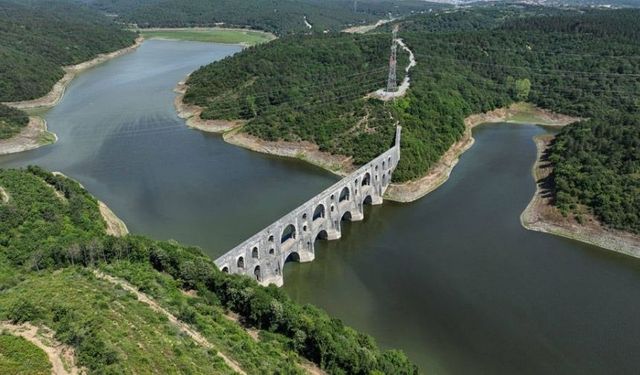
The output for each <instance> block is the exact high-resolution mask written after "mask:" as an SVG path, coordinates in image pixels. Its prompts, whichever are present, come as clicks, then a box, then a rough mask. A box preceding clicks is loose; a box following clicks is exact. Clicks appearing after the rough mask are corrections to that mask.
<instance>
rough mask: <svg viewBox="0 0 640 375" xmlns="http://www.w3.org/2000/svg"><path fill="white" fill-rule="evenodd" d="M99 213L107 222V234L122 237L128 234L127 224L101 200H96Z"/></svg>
mask: <svg viewBox="0 0 640 375" xmlns="http://www.w3.org/2000/svg"><path fill="white" fill-rule="evenodd" d="M98 208H99V209H100V215H102V218H103V219H104V221H105V222H106V223H107V234H109V235H112V236H115V237H124V236H126V235H127V234H129V229H127V225H126V224H125V223H124V221H122V220H121V219H120V218H119V217H118V216H116V214H114V213H113V211H111V209H110V208H109V207H108V206H107V205H106V204H105V203H104V202H102V201H98Z"/></svg>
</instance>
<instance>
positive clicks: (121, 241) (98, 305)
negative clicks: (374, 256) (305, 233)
mask: <svg viewBox="0 0 640 375" xmlns="http://www.w3.org/2000/svg"><path fill="white" fill-rule="evenodd" d="M0 186H1V187H2V188H3V191H5V192H6V193H7V194H8V196H9V200H8V202H2V203H0V320H10V321H12V322H14V323H20V322H25V321H28V322H32V323H33V324H35V325H46V326H48V327H49V328H51V329H52V330H53V331H54V332H56V339H58V340H59V341H61V342H63V343H65V344H68V345H71V346H73V347H74V348H75V351H76V354H77V356H78V364H79V365H80V366H84V367H87V368H88V369H90V370H91V371H93V372H98V373H118V374H120V373H145V372H147V371H148V369H153V371H154V372H156V373H176V372H179V373H194V374H210V373H227V372H229V369H228V368H227V367H226V366H225V365H224V364H223V363H222V362H220V360H219V358H218V357H217V356H216V355H215V354H216V353H215V351H212V350H207V349H205V348H203V347H201V346H199V345H197V344H196V343H195V342H194V341H193V340H191V339H190V338H189V337H188V336H186V335H184V334H182V333H180V332H179V331H178V329H177V328H176V327H175V326H174V325H172V324H170V323H169V322H168V321H167V318H166V317H165V316H164V315H162V314H160V313H157V312H155V311H153V310H151V309H150V308H149V307H148V306H147V305H145V304H144V303H142V302H140V301H138V300H137V299H135V298H134V297H133V296H132V295H131V294H130V293H129V292H126V291H124V290H122V289H121V288H119V287H116V286H114V285H113V284H111V283H109V282H107V281H104V280H102V279H98V278H96V277H95V275H94V272H93V271H94V270H96V269H98V268H99V269H100V270H101V271H103V272H105V273H107V274H110V275H114V276H117V277H120V278H121V279H124V280H127V281H128V282H129V283H130V284H132V285H134V286H135V287H137V288H138V289H139V290H140V291H142V292H143V293H146V294H147V295H148V296H150V297H151V298H153V299H154V300H155V301H156V302H157V303H158V304H159V305H160V306H162V307H163V308H164V309H166V310H168V311H169V312H170V313H171V314H172V315H174V316H176V317H177V318H178V319H179V320H180V321H181V322H184V323H186V324H188V325H189V326H190V327H191V328H192V329H195V330H196V331H198V332H199V333H200V334H201V335H203V336H204V337H205V338H206V340H207V341H208V342H209V343H211V344H212V346H213V347H214V348H216V349H218V350H220V351H221V352H223V353H224V354H226V355H227V356H228V357H231V358H232V359H233V360H234V361H236V362H237V363H239V365H240V366H241V368H242V369H243V370H244V371H246V372H247V373H249V374H263V373H287V374H296V373H302V370H301V366H300V363H301V362H303V360H302V359H301V357H300V356H301V355H304V356H305V357H306V358H308V359H309V360H312V361H313V362H315V363H316V364H318V365H320V366H322V367H323V368H325V369H327V371H328V372H330V373H339V374H341V373H344V372H345V371H346V372H347V373H358V374H367V373H370V372H371V371H374V370H379V371H382V372H384V373H398V374H409V373H410V374H413V373H415V371H416V370H415V368H414V367H413V365H411V364H410V363H409V362H408V360H407V359H406V357H405V356H404V355H403V354H401V353H399V352H395V351H386V352H382V351H380V350H379V349H378V348H377V346H376V344H375V343H374V342H373V340H372V339H371V338H370V337H368V336H366V335H363V334H360V333H357V332H355V331H354V330H352V329H351V328H349V327H345V326H344V325H342V323H341V322H340V321H339V320H336V319H332V318H330V317H329V316H328V315H326V313H324V312H322V311H320V310H318V309H316V308H314V307H312V306H309V305H306V306H299V305H297V304H295V303H294V302H292V301H291V300H290V299H289V298H288V297H287V296H286V295H285V294H284V293H283V292H282V291H280V290H278V289H277V288H273V287H271V288H264V287H261V286H259V285H258V284H257V283H256V282H255V281H253V280H251V279H249V278H246V277H240V276H232V275H227V274H223V273H221V272H220V271H218V270H217V269H216V268H215V266H214V265H213V262H212V261H211V259H209V258H208V257H206V256H205V255H204V254H203V253H202V252H201V251H200V249H197V248H187V247H183V246H181V245H179V244H177V243H174V242H161V241H152V240H150V239H146V238H144V237H139V236H127V237H124V238H113V237H109V236H106V235H105V229H104V222H103V221H102V219H101V217H100V216H99V213H98V211H97V206H96V201H95V199H94V198H93V197H91V196H90V195H89V194H88V193H86V192H85V191H84V190H83V189H82V188H81V187H80V186H79V185H78V184H77V183H75V182H73V181H70V180H68V179H66V178H65V177H62V176H53V175H52V174H50V173H47V172H45V171H43V170H41V169H38V168H30V169H29V170H27V171H16V170H0ZM228 310H232V311H234V312H235V313H237V314H238V315H240V316H241V319H242V320H243V321H245V322H246V323H247V324H249V325H251V326H252V327H254V332H255V331H256V329H260V330H261V331H260V333H259V337H258V339H257V340H256V339H254V338H253V337H252V336H251V335H250V334H249V332H248V331H247V330H246V329H245V328H244V327H243V326H241V325H240V324H239V323H238V322H236V321H235V320H232V319H230V318H229V317H228V316H227V315H226V312H227V311H228ZM2 370H3V369H1V368H0V373H2Z"/></svg>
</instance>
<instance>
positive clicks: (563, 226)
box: [520, 135, 640, 258]
mask: <svg viewBox="0 0 640 375" xmlns="http://www.w3.org/2000/svg"><path fill="white" fill-rule="evenodd" d="M553 139H554V137H553V136H551V135H545V136H538V137H536V138H535V143H536V149H537V157H536V161H535V163H534V165H533V167H532V174H533V177H534V179H535V181H536V191H535V193H534V195H533V197H532V198H531V201H530V202H529V204H528V205H527V207H526V209H525V210H524V211H523V212H522V215H520V222H521V223H522V226H523V227H525V228H527V229H529V230H534V231H539V232H544V233H550V234H555V235H558V236H562V237H566V238H571V239H574V240H578V241H582V242H586V243H589V244H592V245H595V246H599V247H602V248H605V249H608V250H612V251H616V252H619V253H622V254H626V255H630V256H633V257H636V258H640V235H636V234H633V233H629V232H624V231H619V230H614V229H610V228H607V227H605V226H603V225H602V223H600V222H599V221H598V220H597V218H595V217H594V216H593V215H588V214H586V215H583V217H581V218H579V219H577V218H572V217H570V216H567V215H563V214H562V213H561V212H560V210H559V209H558V208H557V207H555V206H554V205H553V196H554V195H553V193H552V191H553V181H552V180H551V179H550V176H552V174H553V166H552V164H551V163H550V161H549V154H550V147H551V146H550V145H551V144H552V142H553Z"/></svg>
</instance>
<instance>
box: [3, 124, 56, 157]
mask: <svg viewBox="0 0 640 375" xmlns="http://www.w3.org/2000/svg"><path fill="white" fill-rule="evenodd" d="M56 139H57V138H56V135H55V134H53V133H50V132H48V131H47V123H46V121H44V119H42V118H40V117H36V116H30V117H29V124H27V126H26V127H25V128H24V129H22V131H21V132H20V133H18V134H17V135H15V136H13V137H11V138H9V139H3V140H0V155H6V154H13V153H16V152H22V151H27V150H33V149H34V148H38V147H40V146H43V145H46V144H49V143H53V142H55V141H56Z"/></svg>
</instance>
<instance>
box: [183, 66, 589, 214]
mask: <svg viewBox="0 0 640 375" xmlns="http://www.w3.org/2000/svg"><path fill="white" fill-rule="evenodd" d="M188 78H189V76H187V77H186V78H185V79H184V80H182V81H180V82H179V83H178V85H177V86H176V88H175V89H174V91H175V92H176V93H178V95H177V96H176V98H175V99H174V107H175V109H176V113H177V114H178V117H180V118H182V119H184V120H186V121H185V122H186V125H187V126H188V127H190V128H193V129H198V130H201V131H205V132H210V133H217V134H221V135H222V139H223V140H224V141H225V142H227V143H230V144H232V145H235V146H239V147H243V148H246V149H249V150H251V151H255V152H260V153H263V154H268V155H274V156H281V157H290V158H295V159H299V160H302V161H305V162H308V163H310V164H313V165H315V166H318V167H321V168H323V169H325V170H327V171H328V172H331V173H333V174H335V175H337V176H340V177H344V176H345V175H348V174H349V173H350V172H352V171H354V170H356V169H357V166H355V165H353V163H352V158H351V157H348V156H345V155H334V154H330V153H328V152H323V151H320V150H319V147H318V146H317V145H315V144H313V143H311V142H307V141H304V142H284V141H275V142H273V141H265V140H262V139H259V138H257V137H254V136H251V135H249V134H246V133H242V132H240V130H241V128H242V126H243V125H244V123H245V122H244V121H240V120H237V121H229V120H203V119H202V118H200V114H201V113H202V111H203V108H202V107H199V106H197V105H193V104H186V103H184V102H183V100H182V99H183V97H184V94H185V92H186V90H187V85H186V81H187V79H188ZM580 120H581V119H580V118H577V117H572V116H567V115H562V114H557V113H554V112H551V111H548V110H545V109H542V108H538V107H536V106H534V105H532V104H528V103H513V104H511V105H510V106H509V107H503V108H497V109H494V110H492V111H489V112H485V113H477V114H473V115H470V116H468V117H466V118H465V119H464V124H465V131H464V135H463V136H462V138H461V139H460V140H459V141H457V142H456V143H454V144H453V145H451V147H449V149H448V150H447V151H446V152H445V153H444V154H443V155H442V156H441V157H440V160H438V162H437V163H436V164H435V165H434V166H432V167H431V168H430V169H429V171H428V172H427V174H426V175H424V176H423V177H421V178H419V179H417V180H412V181H407V182H403V183H400V184H398V183H391V184H389V187H388V188H387V191H386V192H385V195H384V199H386V200H390V201H393V202H398V203H411V202H414V201H416V200H418V199H420V198H422V197H424V196H425V195H427V194H429V193H430V192H432V191H434V190H435V189H437V188H438V187H440V186H441V185H442V184H444V183H445V182H446V181H447V180H448V179H449V176H450V175H451V172H452V171H453V168H454V167H455V166H456V165H457V164H458V161H459V158H460V156H461V155H462V154H463V153H464V152H465V151H467V150H468V149H469V148H471V146H473V143H474V142H475V139H474V138H473V135H472V130H473V128H475V127H476V126H478V125H480V124H484V123H499V122H505V123H516V124H518V123H521V124H537V125H543V126H549V127H562V126H566V125H569V124H571V123H574V122H577V121H580Z"/></svg>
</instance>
